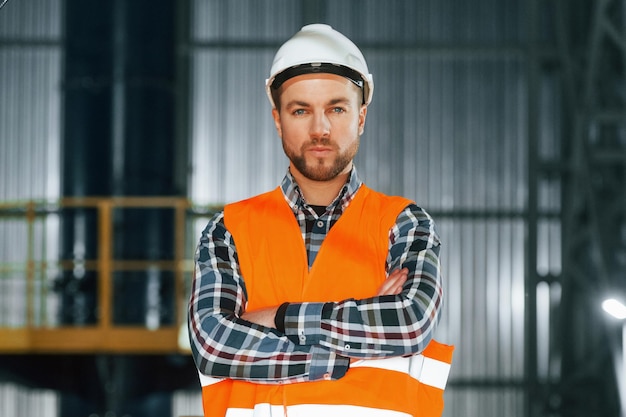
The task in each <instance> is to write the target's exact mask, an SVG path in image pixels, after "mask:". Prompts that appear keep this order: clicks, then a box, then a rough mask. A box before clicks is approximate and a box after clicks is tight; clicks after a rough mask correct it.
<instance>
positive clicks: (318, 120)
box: [309, 112, 330, 138]
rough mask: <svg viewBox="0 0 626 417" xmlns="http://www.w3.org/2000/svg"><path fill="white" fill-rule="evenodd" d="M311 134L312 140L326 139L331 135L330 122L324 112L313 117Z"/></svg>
mask: <svg viewBox="0 0 626 417" xmlns="http://www.w3.org/2000/svg"><path fill="white" fill-rule="evenodd" d="M309 134H310V136H311V138H324V137H328V136H329V135H330V120H328V116H327V115H326V114H325V113H324V112H319V113H315V114H314V115H313V117H312V118H311V126H310V131H309Z"/></svg>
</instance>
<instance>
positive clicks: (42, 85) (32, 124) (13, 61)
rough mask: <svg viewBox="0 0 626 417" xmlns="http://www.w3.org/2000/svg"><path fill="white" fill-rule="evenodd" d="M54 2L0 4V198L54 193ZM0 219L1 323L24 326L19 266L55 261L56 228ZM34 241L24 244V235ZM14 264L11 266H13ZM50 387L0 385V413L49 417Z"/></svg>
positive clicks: (42, 291)
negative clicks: (30, 256) (34, 260)
mask: <svg viewBox="0 0 626 417" xmlns="http://www.w3.org/2000/svg"><path fill="white" fill-rule="evenodd" d="M61 6H62V3H61V0H20V1H9V2H8V3H6V4H5V5H4V7H3V8H2V9H0V201H3V202H7V201H13V202H15V201H25V200H31V199H34V200H50V199H56V198H58V197H59V180H60V154H59V148H60V144H59V140H60V133H61V126H60V109H61V91H60V80H61V57H62V51H61V47H60V37H61ZM24 220H25V217H24V216H21V217H20V218H19V219H18V218H17V217H1V218H0V263H2V264H3V265H4V266H9V268H8V269H3V270H1V271H0V326H2V327H19V326H24V325H25V323H26V320H28V319H29V317H30V318H31V319H32V320H33V321H34V322H35V323H38V324H42V317H44V316H45V314H44V312H43V311H41V309H45V308H47V307H46V306H48V307H49V304H48V305H47V304H46V303H36V305H37V306H38V310H37V311H33V312H31V313H32V315H29V314H31V313H29V312H27V311H26V302H25V297H26V280H25V279H24V277H25V271H24V270H23V265H24V264H25V261H26V259H27V256H28V253H29V251H31V253H32V254H33V255H34V256H35V257H36V258H37V259H40V260H44V261H45V260H56V259H55V254H56V251H55V248H56V239H55V237H56V236H58V235H57V231H58V227H57V226H56V223H55V220H54V218H53V217H51V218H50V220H49V221H44V222H35V224H34V226H33V228H32V229H30V230H29V228H28V226H27V224H26V222H25V221H24ZM29 233H32V234H33V235H34V236H35V237H36V239H37V240H36V241H37V242H38V245H37V246H36V247H32V248H28V247H27V237H28V234H29ZM13 267H15V268H13ZM47 273H48V272H47V271H42V270H37V271H36V277H35V280H34V281H33V284H34V285H33V290H34V292H35V294H36V297H38V298H39V299H42V300H43V299H46V298H47V296H48V293H47V291H48V290H49V288H48V287H47V284H48V282H49V281H47V278H48V277H47V276H46V275H47ZM57 403H58V396H57V394H56V393H55V392H53V391H48V390H39V389H31V388H25V387H22V386H20V385H17V384H8V383H5V384H0V415H2V416H11V417H30V416H42V417H55V416H56V415H57V412H58V404H57Z"/></svg>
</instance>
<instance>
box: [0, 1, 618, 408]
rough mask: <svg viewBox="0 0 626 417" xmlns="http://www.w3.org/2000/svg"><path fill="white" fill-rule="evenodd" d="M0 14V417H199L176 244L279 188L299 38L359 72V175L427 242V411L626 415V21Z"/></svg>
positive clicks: (280, 8)
mask: <svg viewBox="0 0 626 417" xmlns="http://www.w3.org/2000/svg"><path fill="white" fill-rule="evenodd" d="M0 5H1V6H0V417H148V416H149V417H183V416H200V415H202V400H201V387H200V383H199V380H198V373H197V370H196V367H195V365H194V362H193V359H192V356H191V352H190V345H189V338H188V333H187V308H188V301H189V293H190V287H191V280H192V276H193V271H194V254H195V250H196V246H197V244H198V239H199V236H200V233H201V231H202V229H203V228H204V226H205V225H206V223H207V221H208V220H209V219H210V218H211V216H212V215H213V214H214V213H215V212H217V211H219V210H221V208H222V207H223V206H224V205H225V204H227V203H230V202H234V201H238V200H242V199H245V198H248V197H250V196H253V195H256V194H259V193H262V192H265V191H268V190H271V189H273V188H275V187H276V186H277V185H278V184H279V183H280V181H281V179H282V178H283V176H284V175H285V172H286V170H287V166H288V160H287V159H286V158H285V155H284V153H283V149H282V147H281V144H280V139H279V138H278V136H277V132H276V129H275V126H274V122H273V119H272V116H271V105H270V103H269V101H268V99H267V96H266V92H265V80H266V78H267V77H268V74H269V69H270V66H271V64H272V58H273V56H274V54H275V53H276V50H277V49H278V48H279V47H280V45H281V44H282V43H283V42H284V41H285V40H287V39H288V38H289V37H290V36H292V35H293V34H294V33H295V32H297V31H298V30H299V29H300V28H301V27H302V26H304V25H307V24H310V23H325V24H328V25H331V26H332V27H333V28H335V29H337V30H339V31H340V32H342V33H344V34H345V35H346V36H348V37H349V38H350V39H352V40H353V41H354V42H355V44H356V45H358V46H359V48H360V49H361V50H362V51H363V54H364V55H365V57H366V59H367V62H368V66H369V69H370V71H371V73H372V74H373V77H374V83H375V85H376V88H375V93H374V96H373V101H372V103H371V104H370V105H369V108H368V118H367V125H366V127H365V132H364V134H363V137H362V138H361V144H360V150H359V154H358V155H357V157H356V159H355V166H356V167H357V168H358V171H359V175H360V176H361V177H362V178H363V180H364V182H365V183H366V184H367V185H368V186H370V187H371V188H373V189H376V190H378V191H381V192H383V193H386V194H390V195H403V196H405V197H407V198H409V199H411V200H414V201H415V202H416V203H417V204H418V205H419V206H420V207H423V208H424V209H425V210H427V211H428V213H430V215H431V216H432V217H433V219H434V220H435V222H436V223H437V227H438V231H439V234H440V237H441V241H442V251H441V265H442V271H443V276H444V306H443V310H442V316H441V322H440V323H439V327H438V328H437V330H436V335H435V336H436V338H437V339H438V340H439V341H441V342H444V343H448V344H452V345H454V346H455V351H454V358H453V362H452V367H451V371H450V376H449V380H448V384H447V387H446V389H445V408H444V411H443V416H444V417H579V416H580V417H583V416H584V417H626V358H625V355H626V312H624V310H626V307H624V305H625V304H626V1H624V0H621V1H620V0H470V1H467V0H419V1H415V0H390V1H382V0H335V1H331V0H151V1H148V0H109V1H93V0H0ZM620 308H621V310H620Z"/></svg>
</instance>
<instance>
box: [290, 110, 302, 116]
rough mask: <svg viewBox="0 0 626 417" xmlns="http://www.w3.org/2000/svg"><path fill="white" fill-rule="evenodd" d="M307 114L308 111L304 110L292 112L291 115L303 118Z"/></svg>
mask: <svg viewBox="0 0 626 417" xmlns="http://www.w3.org/2000/svg"><path fill="white" fill-rule="evenodd" d="M305 113H306V111H305V110H304V109H295V110H294V111H293V112H291V114H293V115H294V116H302V115H303V114H305Z"/></svg>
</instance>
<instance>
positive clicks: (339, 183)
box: [291, 167, 351, 206]
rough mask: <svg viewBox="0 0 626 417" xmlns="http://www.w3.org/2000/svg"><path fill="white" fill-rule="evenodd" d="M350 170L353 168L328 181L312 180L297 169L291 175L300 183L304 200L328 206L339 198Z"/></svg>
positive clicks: (316, 204)
mask: <svg viewBox="0 0 626 417" xmlns="http://www.w3.org/2000/svg"><path fill="white" fill-rule="evenodd" d="M350 169H351V167H350V168H348V169H347V170H344V172H342V173H341V174H339V175H337V176H336V177H335V178H333V179H331V180H328V181H314V180H311V179H309V178H307V177H305V176H304V175H302V174H301V173H300V172H299V171H298V170H296V169H292V170H291V175H293V177H294V179H295V180H296V182H297V183H298V187H300V191H302V195H304V199H305V200H306V202H307V203H308V204H312V205H315V206H328V205H329V204H330V203H332V201H333V200H334V199H335V197H337V195H338V194H339V191H341V187H343V186H344V184H345V183H346V181H347V180H348V176H349V175H350Z"/></svg>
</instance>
